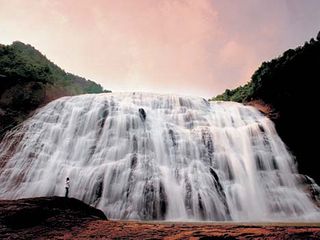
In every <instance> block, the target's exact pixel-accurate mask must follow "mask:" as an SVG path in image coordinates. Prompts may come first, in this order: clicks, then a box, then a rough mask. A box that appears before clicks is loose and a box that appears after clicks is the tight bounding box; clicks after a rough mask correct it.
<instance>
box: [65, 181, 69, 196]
mask: <svg viewBox="0 0 320 240" xmlns="http://www.w3.org/2000/svg"><path fill="white" fill-rule="evenodd" d="M69 188H70V180H69V178H68V177H67V179H66V195H65V197H66V198H67V197H68V196H69Z"/></svg>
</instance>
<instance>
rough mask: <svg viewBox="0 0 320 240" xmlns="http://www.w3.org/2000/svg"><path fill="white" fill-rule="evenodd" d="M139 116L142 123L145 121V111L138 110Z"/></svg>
mask: <svg viewBox="0 0 320 240" xmlns="http://www.w3.org/2000/svg"><path fill="white" fill-rule="evenodd" d="M139 115H140V118H141V120H142V121H145V120H146V117H147V114H146V111H145V110H144V109H143V108H139Z"/></svg>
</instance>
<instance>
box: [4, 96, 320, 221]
mask: <svg viewBox="0 0 320 240" xmlns="http://www.w3.org/2000/svg"><path fill="white" fill-rule="evenodd" d="M298 176H299V175H298V173H297V170H296V166H295V164H294V161H293V158H292V156H291V155H290V153H289V152H288V150H287V149H286V146H285V145H284V143H283V142H282V141H281V139H280V138H279V136H278V135H277V133H276V131H275V128H274V126H273V123H272V122H271V121H270V120H269V119H268V118H267V117H265V116H264V115H262V114H261V113H260V112H259V111H257V110H256V109H255V108H253V107H250V106H244V105H242V104H239V103H234V102H208V101H206V100H205V99H202V98H197V97H184V96H176V95H160V94H147V93H117V94H90V95H80V96H74V97H63V98H60V99H57V100H55V101H53V102H51V103H49V104H48V105H46V106H44V107H43V108H41V109H39V110H38V111H37V112H36V113H35V114H34V115H33V116H32V117H31V118H30V119H29V120H27V121H26V122H24V123H23V124H22V125H21V126H19V127H18V128H17V129H15V130H13V131H12V132H10V133H9V134H7V135H6V137H5V138H4V139H3V141H2V143H1V144H0V199H17V198H24V197H37V196H52V195H60V196H63V195H64V191H65V189H64V182H65V179H66V177H69V178H70V185H71V187H70V193H69V194H70V196H71V197H75V198H78V199H81V200H83V201H84V202H86V203H88V204H91V205H93V206H95V207H97V208H99V209H102V210H103V211H104V212H105V213H106V215H107V216H108V217H109V218H111V219H141V220H153V219H157V220H183V221H186V220H192V221H197V220H212V221H224V220H228V221H319V220H320V211H319V208H317V206H316V205H315V203H314V202H313V201H312V200H311V198H310V196H309V195H308V193H306V192H305V191H304V190H303V187H302V186H301V184H299V181H298V178H299V177H298Z"/></svg>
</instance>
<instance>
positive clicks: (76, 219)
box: [0, 197, 107, 239]
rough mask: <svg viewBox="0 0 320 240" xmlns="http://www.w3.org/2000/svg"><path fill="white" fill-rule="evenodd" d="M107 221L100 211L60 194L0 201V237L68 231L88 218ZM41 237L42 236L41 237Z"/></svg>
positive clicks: (20, 236) (33, 236)
mask: <svg viewBox="0 0 320 240" xmlns="http://www.w3.org/2000/svg"><path fill="white" fill-rule="evenodd" d="M99 219H100V220H107V218H106V216H105V215H104V213H103V212H102V211H101V210H98V209H95V208H93V207H91V206H89V205H87V204H85V203H83V202H81V201H80V200H77V199H74V198H64V197H40V198H25V199H19V200H1V201H0V236H2V237H4V238H6V237H10V238H16V237H18V238H19V239H20V238H29V239H35V238H37V237H39V234H40V235H42V236H43V234H44V233H50V232H55V233H57V232H59V231H61V232H66V231H71V229H73V227H81V226H84V224H86V223H88V222H89V221H92V220H99ZM43 237H44V236H43Z"/></svg>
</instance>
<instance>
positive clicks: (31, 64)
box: [0, 41, 110, 138]
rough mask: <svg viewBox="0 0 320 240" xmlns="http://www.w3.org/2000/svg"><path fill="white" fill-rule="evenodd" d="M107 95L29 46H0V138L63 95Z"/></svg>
mask: <svg viewBox="0 0 320 240" xmlns="http://www.w3.org/2000/svg"><path fill="white" fill-rule="evenodd" d="M102 92H110V91H106V90H103V88H102V86H101V85H100V84H97V83H95V82H93V81H90V80H87V79H85V78H82V77H79V76H76V75H74V74H71V73H67V72H65V71H64V70H62V69H61V68H60V67H58V66H57V65H56V64H54V63H53V62H51V61H50V60H48V59H47V58H46V57H45V56H44V55H43V54H42V53H41V52H39V51H38V50H36V49H35V48H34V47H32V46H31V45H27V44H24V43H22V42H18V41H16V42H13V43H12V44H11V45H0V138H1V136H3V135H4V133H5V132H6V131H7V130H9V129H11V128H12V127H14V126H16V125H17V124H19V123H20V122H21V121H23V120H24V119H26V117H27V116H28V115H29V114H30V112H32V111H33V110H34V109H36V108H37V107H39V106H40V105H42V104H44V103H46V102H48V101H50V100H53V99H55V98H58V97H61V96H65V95H76V94H83V93H102Z"/></svg>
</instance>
